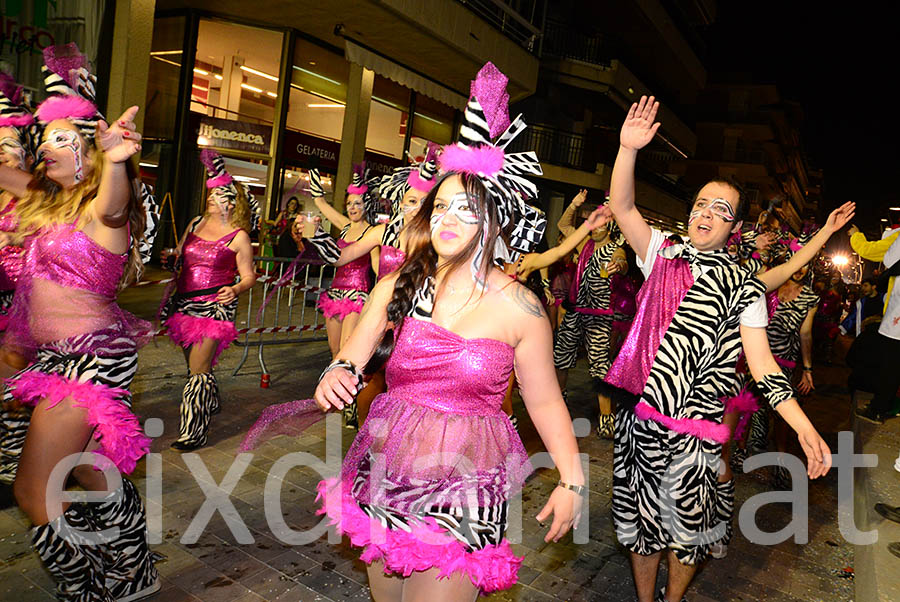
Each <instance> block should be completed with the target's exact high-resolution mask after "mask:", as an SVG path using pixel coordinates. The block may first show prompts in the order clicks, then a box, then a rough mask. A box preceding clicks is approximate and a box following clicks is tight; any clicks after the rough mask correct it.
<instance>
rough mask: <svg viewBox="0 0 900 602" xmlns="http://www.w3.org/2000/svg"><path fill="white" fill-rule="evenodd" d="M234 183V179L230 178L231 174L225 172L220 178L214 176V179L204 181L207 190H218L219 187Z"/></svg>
mask: <svg viewBox="0 0 900 602" xmlns="http://www.w3.org/2000/svg"><path fill="white" fill-rule="evenodd" d="M232 182H234V178H232V177H231V174H230V173H228V172H227V171H226V172H225V173H223V174H222V175H220V176H216V177H215V178H210V179H208V180H207V181H206V187H207V188H210V189H212V188H218V187H219V186H228V185H229V184H231V183H232Z"/></svg>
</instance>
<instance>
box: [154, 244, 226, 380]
mask: <svg viewBox="0 0 900 602" xmlns="http://www.w3.org/2000/svg"><path fill="white" fill-rule="evenodd" d="M238 232H240V229H237V230H234V231H232V232H229V233H228V234H226V235H225V236H223V237H221V238H219V239H217V240H206V239H203V238H200V237H199V236H197V235H196V234H194V232H189V233H188V235H187V238H185V241H184V245H183V246H182V248H181V258H182V262H183V263H182V267H181V270H180V272H179V273H178V278H177V279H176V281H175V283H176V292H175V294H174V295H173V297H172V298H171V299H169V300H168V303H167V305H166V308H165V309H164V310H163V313H162V315H161V317H160V321H162V322H164V323H165V325H166V328H167V329H168V331H169V338H171V339H172V341H173V342H174V343H175V344H177V345H179V346H181V347H184V348H188V347H190V346H191V345H194V344H195V343H199V342H201V341H202V340H203V339H204V338H211V339H216V340H217V341H218V342H219V343H218V346H217V347H216V351H215V353H214V354H213V359H212V365H213V366H215V365H216V362H217V361H218V358H219V356H220V355H221V354H222V352H223V351H224V350H225V349H226V348H227V347H228V346H229V345H230V344H231V343H232V342H233V341H234V340H235V339H236V338H237V336H238V332H237V327H236V326H235V324H234V320H235V317H236V313H237V305H238V301H237V299H234V300H233V301H231V302H230V303H220V302H218V301H216V295H217V293H218V290H219V289H220V288H222V287H223V286H229V285H232V284H234V280H235V277H236V276H237V273H238V269H237V253H236V252H235V251H234V250H233V249H231V247H229V246H228V244H229V243H230V242H231V241H232V240H234V237H235V236H237V234H238Z"/></svg>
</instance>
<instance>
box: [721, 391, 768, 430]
mask: <svg viewBox="0 0 900 602" xmlns="http://www.w3.org/2000/svg"><path fill="white" fill-rule="evenodd" d="M722 401H723V402H724V403H725V413H726V414H733V413H735V412H740V413H741V418H740V420H738V423H737V426H736V427H735V428H734V438H735V439H743V438H744V431H745V430H746V429H747V424H748V423H749V422H750V417H751V416H753V412H755V411H756V410H758V409H759V401H758V400H757V399H756V395H754V394H753V392H752V391H750V388H749V386H748V385H744V387H743V388H742V389H741V392H740V393H738V394H737V395H735V396H734V397H728V398H726V399H723V400H722Z"/></svg>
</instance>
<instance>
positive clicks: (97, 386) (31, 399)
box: [0, 333, 150, 480]
mask: <svg viewBox="0 0 900 602" xmlns="http://www.w3.org/2000/svg"><path fill="white" fill-rule="evenodd" d="M87 347H90V348H91V349H93V350H94V351H95V352H94V353H77V352H75V353H73V350H76V349H85V348H87ZM135 372H137V348H136V346H135V343H134V340H133V339H131V338H128V337H124V336H115V335H106V334H103V333H90V334H86V335H80V336H78V337H73V339H70V340H66V341H61V342H59V343H58V344H55V345H53V346H52V347H51V346H48V347H45V348H43V349H40V350H38V352H37V358H36V360H35V362H34V363H33V364H31V365H30V366H28V367H27V368H25V369H24V370H22V371H21V372H19V373H17V374H16V375H14V376H13V377H11V378H10V379H9V380H7V382H6V387H5V389H4V394H3V406H4V412H3V429H2V441H0V452H2V456H3V458H2V462H0V466H2V474H3V477H4V480H6V477H8V476H12V477H13V478H14V476H15V470H16V467H17V465H18V460H19V457H20V456H21V453H22V447H23V445H24V443H25V436H26V434H27V430H28V424H29V419H30V410H29V409H28V406H36V405H37V404H38V403H40V402H41V401H43V400H45V399H46V400H47V402H48V405H47V406H46V407H47V409H50V408H53V407H54V406H55V405H57V404H58V403H60V402H61V401H62V400H63V399H66V398H71V399H72V405H73V406H74V407H79V408H84V409H85V410H87V412H86V414H85V420H86V421H87V423H88V424H89V425H90V426H91V427H92V429H93V437H94V439H96V440H97V442H98V443H99V444H100V447H99V449H98V450H97V451H98V452H99V453H100V454H102V455H104V456H106V457H107V458H109V459H110V460H112V462H113V463H114V464H115V465H116V466H117V467H118V468H119V470H120V471H122V472H123V473H126V474H130V473H131V472H133V471H134V467H135V465H136V464H137V462H138V460H140V458H141V457H142V456H144V455H145V454H146V453H147V452H148V451H149V450H150V439H149V438H148V437H146V436H144V433H143V429H142V428H141V424H140V421H139V420H138V418H137V416H135V415H134V414H132V413H131V410H130V408H131V393H130V392H129V391H128V388H129V387H130V386H131V381H132V380H133V379H134V375H135ZM14 402H19V404H21V406H24V407H21V406H20V407H19V409H14V407H13V406H14V405H15V404H14Z"/></svg>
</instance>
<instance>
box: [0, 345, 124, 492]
mask: <svg viewBox="0 0 900 602" xmlns="http://www.w3.org/2000/svg"><path fill="white" fill-rule="evenodd" d="M85 338H89V339H91V344H92V345H93V346H97V347H98V349H97V351H98V353H96V354H78V353H77V350H79V349H83V348H84V346H85V343H84V339H85ZM29 372H42V373H45V374H59V375H61V376H64V377H65V378H68V379H71V380H75V381H78V382H86V381H90V382H93V383H97V384H102V385H107V386H109V387H115V388H122V389H125V390H128V388H129V387H130V386H131V381H132V380H134V375H135V373H136V372H137V350H136V348H135V345H134V341H133V340H132V339H129V338H125V337H119V338H115V337H106V340H104V338H103V337H102V336H96V335H94V336H92V335H91V334H88V335H81V336H78V337H73V338H72V339H69V340H67V341H63V342H60V343H59V344H57V345H56V347H55V349H41V350H39V351H38V353H37V358H36V360H35V362H34V363H33V364H31V365H30V366H28V367H27V368H25V369H24V370H22V371H20V372H18V373H17V374H16V375H15V376H13V377H11V378H10V379H9V380H10V382H11V383H12V382H15V381H16V380H18V379H19V378H20V377H21V376H22V375H23V374H27V373H29ZM120 401H121V402H122V403H123V404H125V405H126V406H127V407H129V408H130V407H131V396H130V395H128V396H127V397H123V398H120ZM2 406H3V410H2V414H0V416H2V421H3V423H2V425H0V482H5V483H12V482H13V481H14V480H15V478H16V470H17V469H18V466H19V458H20V457H21V455H22V448H23V446H24V445H25V437H26V435H27V434H28V425H29V423H30V422H31V408H30V407H26V406H22V405H20V404H17V403H16V402H15V399H14V398H13V395H12V390H11V387H10V386H9V384H7V385H5V386H4V389H3V402H2Z"/></svg>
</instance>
